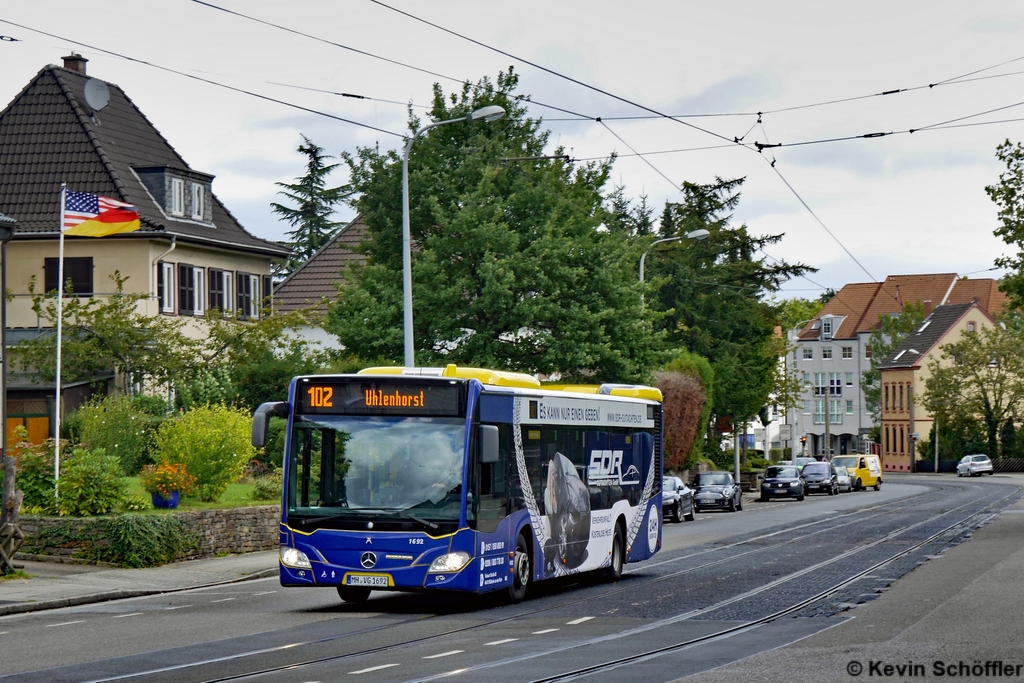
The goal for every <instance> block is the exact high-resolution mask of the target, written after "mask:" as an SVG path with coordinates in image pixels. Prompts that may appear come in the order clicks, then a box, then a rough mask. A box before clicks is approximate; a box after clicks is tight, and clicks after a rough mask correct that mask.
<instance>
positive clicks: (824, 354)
mask: <svg viewBox="0 0 1024 683" xmlns="http://www.w3.org/2000/svg"><path fill="white" fill-rule="evenodd" d="M821 359H822V360H832V347H831V346H823V347H821Z"/></svg>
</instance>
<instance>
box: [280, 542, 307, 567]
mask: <svg viewBox="0 0 1024 683" xmlns="http://www.w3.org/2000/svg"><path fill="white" fill-rule="evenodd" d="M281 564H283V565H284V566H286V567H294V568H296V569H310V568H312V566H311V565H310V564H309V558H308V557H306V553H304V552H302V551H301V550H296V549H295V548H289V547H288V546H284V545H283V546H281Z"/></svg>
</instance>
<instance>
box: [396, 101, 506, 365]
mask: <svg viewBox="0 0 1024 683" xmlns="http://www.w3.org/2000/svg"><path fill="white" fill-rule="evenodd" d="M504 115H505V110H504V109H503V108H501V107H499V106H498V105H496V104H492V105H489V106H487V107H480V108H479V109H477V110H475V111H473V112H470V113H469V114H466V115H465V116H460V117H459V118H457V119H448V120H446V121H435V122H433V123H429V124H427V125H426V126H423V127H422V128H420V129H419V130H418V131H416V133H415V134H414V135H413V136H412V137H411V138H409V142H407V143H406V144H405V153H403V154H402V306H403V309H404V319H405V323H404V327H405V367H407V368H412V367H415V366H416V360H415V358H414V354H413V346H412V237H411V231H410V230H409V150H411V149H412V143H414V142H416V139H417V138H419V136H421V135H423V134H424V133H426V132H427V131H428V130H430V129H431V128H437V127H438V126H443V125H445V124H447V123H458V122H460V121H479V120H482V121H483V122H484V123H491V122H492V121H497V120H498V119H500V118H501V117H502V116H504Z"/></svg>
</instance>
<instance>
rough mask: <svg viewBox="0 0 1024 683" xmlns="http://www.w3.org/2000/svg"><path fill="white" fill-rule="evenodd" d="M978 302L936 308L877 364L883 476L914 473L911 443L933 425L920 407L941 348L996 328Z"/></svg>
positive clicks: (922, 435)
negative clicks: (973, 334)
mask: <svg viewBox="0 0 1024 683" xmlns="http://www.w3.org/2000/svg"><path fill="white" fill-rule="evenodd" d="M994 324H995V321H993V319H992V317H991V316H990V315H989V314H988V313H987V312H986V311H985V309H984V308H982V307H981V306H980V305H979V304H978V303H977V302H971V303H966V304H956V305H952V306H939V307H938V308H936V309H935V310H934V311H932V313H931V314H930V315H929V316H928V317H927V318H925V320H924V322H923V323H921V325H920V326H919V327H918V328H917V329H916V330H914V331H913V332H912V333H911V334H910V336H908V337H907V338H906V339H905V340H904V341H903V343H902V344H900V346H899V347H898V348H897V349H896V350H895V351H893V353H892V354H891V355H890V356H889V357H888V358H886V359H885V360H884V361H882V363H881V364H880V369H881V376H882V379H881V385H882V386H881V389H882V397H881V402H882V424H881V447H882V467H883V468H884V469H885V470H886V471H893V472H913V471H916V465H915V463H916V460H917V457H916V455H915V448H914V446H915V443H914V441H915V438H914V436H913V435H918V436H919V437H920V438H924V439H926V438H928V435H929V434H930V433H931V431H932V425H933V424H934V422H935V420H934V418H933V417H932V415H931V414H930V413H929V412H928V411H927V409H926V408H925V407H924V405H923V404H922V401H923V399H924V394H925V388H926V383H927V382H928V378H929V377H930V376H931V370H930V369H929V367H928V366H929V364H930V363H931V362H932V360H933V359H940V360H941V362H942V363H944V364H949V363H951V362H952V361H951V360H949V359H942V347H943V346H944V345H946V344H953V343H956V342H957V341H959V340H960V339H961V337H963V335H965V334H971V333H973V332H976V331H978V330H979V329H981V328H983V327H990V326H991V325H994Z"/></svg>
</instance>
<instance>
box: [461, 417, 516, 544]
mask: <svg viewBox="0 0 1024 683" xmlns="http://www.w3.org/2000/svg"><path fill="white" fill-rule="evenodd" d="M496 426H497V427H498V462H495V463H481V462H477V463H476V484H475V486H474V487H473V489H474V490H475V492H476V493H475V495H474V501H473V502H474V505H473V506H472V510H471V511H472V514H470V512H471V511H470V510H467V511H466V514H467V517H468V518H469V519H470V520H471V521H472V520H473V519H475V520H476V529H477V530H478V531H484V532H487V533H493V532H494V531H497V529H498V523H499V522H500V521H501V520H503V519H504V518H505V516H506V515H507V514H508V502H509V485H508V483H509V472H510V469H511V467H512V465H513V462H514V460H515V458H513V457H512V452H513V449H514V445H513V443H512V425H510V424H499V425H496ZM474 460H476V458H474Z"/></svg>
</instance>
